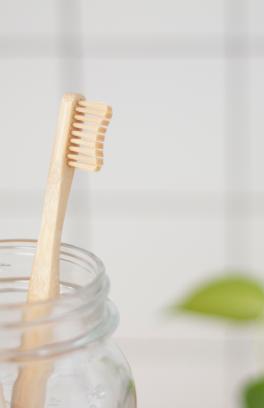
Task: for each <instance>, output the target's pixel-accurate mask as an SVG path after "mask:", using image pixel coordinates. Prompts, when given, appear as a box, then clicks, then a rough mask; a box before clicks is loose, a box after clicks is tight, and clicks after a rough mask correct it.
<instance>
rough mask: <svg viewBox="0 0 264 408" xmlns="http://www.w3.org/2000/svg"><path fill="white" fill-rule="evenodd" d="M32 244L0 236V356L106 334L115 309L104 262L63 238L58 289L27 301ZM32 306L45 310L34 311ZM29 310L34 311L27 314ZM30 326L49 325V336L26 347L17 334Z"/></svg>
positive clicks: (46, 352)
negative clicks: (54, 295)
mask: <svg viewBox="0 0 264 408" xmlns="http://www.w3.org/2000/svg"><path fill="white" fill-rule="evenodd" d="M36 244H37V241H36V240H30V239H8V240H0V359H1V360H3V359H8V360H13V359H15V360H16V361H17V360H18V359H26V360H27V359H32V358H33V359H36V358H47V357H50V356H51V355H53V354H60V353H65V352H67V351H69V350H73V349H76V348H80V347H83V346H85V345H86V344H88V343H90V342H94V341H95V340H98V339H100V338H104V337H106V336H108V335H110V334H111V333H112V332H113V331H114V329H115V328H116V326H117V324H118V314H117V311H116V309H115V307H114V305H113V304H112V303H111V302H110V301H109V299H108V293H109V286H110V285H109V278H108V276H107V275H106V273H105V267H104V264H103V262H102V261H101V260H100V259H99V258H98V257H97V256H96V255H94V254H93V253H91V252H90V251H87V250H85V249H82V248H78V247H76V246H74V245H70V244H65V243H62V244H61V251H60V276H61V281H60V295H59V296H58V297H57V298H55V299H52V300H48V301H37V302H32V303H27V301H26V295H27V288H28V282H29V277H30V273H31V266H32V262H33V257H34V253H35V250H36ZM24 269H26V270H24ZM10 275H11V276H10ZM1 294H2V296H1ZM36 310H38V312H39V311H40V310H43V311H45V313H34V311H36ZM47 311H48V312H47ZM28 314H30V315H31V316H37V317H34V318H30V320H29V319H25V318H24V317H25V316H27V315H28ZM30 330H31V331H32V330H35V331H36V330H38V331H43V332H47V331H49V332H52V336H49V339H48V341H47V340H46V341H45V342H44V343H43V344H40V345H38V346H37V347H34V348H32V349H24V348H22V347H21V338H23V336H24V335H25V333H27V335H28V333H30ZM11 337H12V341H11V346H10V344H9V339H11ZM46 337H47V336H46ZM4 339H6V342H5V341H4Z"/></svg>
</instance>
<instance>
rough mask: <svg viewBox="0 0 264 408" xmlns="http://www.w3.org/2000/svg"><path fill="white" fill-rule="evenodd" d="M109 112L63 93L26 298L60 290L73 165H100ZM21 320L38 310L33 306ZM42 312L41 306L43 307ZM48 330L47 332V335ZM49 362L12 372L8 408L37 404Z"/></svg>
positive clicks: (29, 340) (32, 336)
mask: <svg viewBox="0 0 264 408" xmlns="http://www.w3.org/2000/svg"><path fill="white" fill-rule="evenodd" d="M111 117H112V110H111V108H110V107H109V106H107V105H105V104H103V103H98V102H88V101H86V100H85V99H84V97H83V96H81V95H79V94H66V95H64V97H63V99H62V102H61V107H60V113H59V120H58V127H57V133H56V139H55V144H54V147H53V153H52V159H51V164H50V170H49V175H48V182H47V188H46V194H45V200H44V209H43V214H42V223H41V229H40V235H39V240H38V244H37V249H36V254H35V258H34V262H33V268H32V273H31V277H30V283H29V291H28V302H29V303H32V302H37V301H43V300H49V299H54V298H56V297H57V296H58V295H59V292H60V283H59V282H60V278H59V253H60V244H61V235H62V228H63V222H64V217H65V212H66V207H67V202H68V197H69V193H70V188H71V184H72V179H73V175H74V171H75V169H76V168H79V169H83V170H87V171H98V170H100V169H101V167H102V165H103V142H104V138H105V132H106V130H107V126H108V124H109V122H110V119H111ZM34 309H35V311H34V313H32V312H31V313H30V314H27V315H26V317H25V319H26V320H28V321H29V320H34V319H37V318H39V317H40V316H41V315H43V308H42V310H39V309H38V308H36V307H34ZM46 313H47V311H46ZM49 335H50V334H48V336H49ZM45 338H46V335H44V334H43V333H39V332H37V331H34V332H32V331H31V332H30V333H29V334H28V335H24V336H23V339H22V345H21V348H22V349H23V350H26V349H29V348H34V347H39V346H41V345H43V344H44V342H45ZM51 371H52V365H51V363H49V362H47V363H46V365H45V364H43V363H41V364H40V363H30V364H28V365H27V366H24V367H23V368H22V369H21V370H20V372H19V375H18V378H17V380H16V383H15V385H14V389H13V396H12V408H19V407H21V408H42V407H44V404H45V389H46V382H47V379H48V376H49V374H50V372H51Z"/></svg>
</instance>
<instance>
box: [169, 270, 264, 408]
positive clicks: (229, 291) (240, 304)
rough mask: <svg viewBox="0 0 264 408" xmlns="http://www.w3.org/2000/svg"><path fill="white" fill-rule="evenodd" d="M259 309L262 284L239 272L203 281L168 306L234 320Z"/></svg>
mask: <svg viewBox="0 0 264 408" xmlns="http://www.w3.org/2000/svg"><path fill="white" fill-rule="evenodd" d="M263 309H264V288H263V285H262V283H260V282H258V281H256V280H254V279H252V278H248V277H246V276H240V275H233V276H232V275H230V276H226V277H222V278H218V279H214V280H212V281H209V282H206V283H205V284H203V285H202V286H201V287H198V288H197V289H196V290H194V291H192V293H190V294H189V295H188V296H187V297H186V298H185V299H184V300H183V302H181V303H180V304H178V303H175V304H173V305H172V307H170V310H171V312H173V313H176V312H177V311H179V310H180V311H183V312H189V313H196V314H201V315H206V316H215V317H222V318H226V319H229V320H235V321H250V320H256V319H258V318H259V317H260V316H262V315H263ZM263 407H264V405H263Z"/></svg>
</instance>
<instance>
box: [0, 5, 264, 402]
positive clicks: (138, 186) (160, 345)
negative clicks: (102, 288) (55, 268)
mask: <svg viewBox="0 0 264 408" xmlns="http://www.w3.org/2000/svg"><path fill="white" fill-rule="evenodd" d="M263 17H264V6H263V2H261V1H260V0H225V1H224V0H185V1H184V0H163V1H161V0H159V1H158V0H152V1H150V0H144V1H142V0H133V1H130V2H128V1H126V0H112V1H109V0H97V1H94V2H88V1H85V0H82V1H80V0H79V1H77V0H75V1H73V0H60V1H58V0H45V1H42V2H40V1H36V0H24V1H23V2H22V1H19V0H9V1H8V2H3V1H1V2H0V90H1V98H0V104H1V118H2V119H1V120H0V134H1V153H2V154H1V162H0V163H1V164H0V166H1V167H0V210H1V211H0V226H1V230H0V234H1V238H14V237H18V238H19V237H28V238H32V237H37V234H38V228H39V219H40V213H41V203H42V196H43V188H44V186H45V181H46V174H47V167H48V160H49V155H50V149H51V145H52V138H53V134H54V129H55V124H56V115H57V111H58V104H59V100H60V97H61V95H62V94H63V93H64V92H81V93H83V94H85V96H87V97H88V98H90V99H98V100H103V101H106V102H108V103H110V104H112V106H113V110H114V117H113V121H112V124H111V128H110V130H109V133H108V137H107V142H106V152H105V156H106V159H105V167H104V168H103V171H102V172H100V173H98V174H92V175H87V174H85V173H78V174H77V175H76V179H75V184H74V188H73V192H72V196H71V202H70V206H69V212H68V215H67V221H66V225H65V231H64V241H66V242H69V243H73V244H75V245H80V246H83V247H85V248H88V249H90V250H92V251H94V252H95V253H96V254H97V255H98V256H99V257H101V258H102V259H103V261H104V263H105V264H106V267H107V271H108V274H109V275H110V277H111V281H112V292H111V297H112V298H113V299H114V301H115V303H116V304H117V305H118V307H119V309H120V313H121V323H120V327H119V329H118V331H117V333H116V337H117V339H118V341H119V343H120V345H121V346H122V348H123V349H124V351H125V352H126V354H127V356H128V358H129V360H130V362H131V365H132V367H133V371H134V373H135V377H136V383H137V387H138V394H139V406H140V407H143V408H158V407H159V408H160V407H164V408H167V407H168V408H169V407H173V408H174V407H180V408H191V407H197V408H200V407H201V408H205V407H208V408H209V407H210V408H211V407H213V408H222V407H225V408H234V407H236V406H237V405H236V402H235V401H236V399H237V398H236V395H237V393H238V390H239V386H241V384H242V383H243V381H244V380H245V379H246V378H247V374H248V373H249V372H251V373H252V374H253V373H254V371H255V369H256V368H258V369H261V368H262V367H261V365H262V364H261V361H264V358H263V359H262V360H261V359H260V358H259V357H257V356H258V354H257V352H256V349H257V348H258V345H257V346H256V345H255V346H253V342H252V338H253V337H255V331H254V329H245V330H243V329H239V330H238V329H235V328H230V327H226V326H224V325H219V324H216V323H214V324H210V323H208V322H204V321H200V320H196V319H193V318H192V319H190V318H188V319H187V318H185V317H180V316H179V317H177V318H175V320H174V321H168V320H167V319H165V318H164V316H163V314H162V310H163V308H164V307H165V306H166V305H168V303H169V302H170V301H171V300H174V299H180V297H181V296H182V295H183V294H184V293H185V292H186V291H187V290H189V289H190V288H191V287H192V286H194V285H195V284H196V283H198V282H200V280H201V279H202V278H207V277H208V276H209V275H210V276H213V274H217V273H219V272H221V271H222V270H223V269H225V268H229V269H236V270H237V269H243V270H249V271H250V273H255V274H256V275H259V276H260V277H261V276H262V275H263V271H264V265H263V245H264V194H263V193H264V161H263V152H264V142H263V140H264V138H263V131H264V120H263V95H264V81H263V70H264V63H263V57H264V37H263V35H264V32H263V31H264V28H263ZM260 337H261V336H260ZM257 360H258V362H259V364H258V367H257V365H256V361H257ZM263 367H264V363H263Z"/></svg>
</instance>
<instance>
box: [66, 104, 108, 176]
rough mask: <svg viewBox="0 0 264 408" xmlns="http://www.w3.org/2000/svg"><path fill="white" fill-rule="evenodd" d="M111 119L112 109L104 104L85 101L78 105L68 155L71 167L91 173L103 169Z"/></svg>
mask: <svg viewBox="0 0 264 408" xmlns="http://www.w3.org/2000/svg"><path fill="white" fill-rule="evenodd" d="M111 117H112V109H111V107H110V106H107V105H105V104H104V103H100V102H88V101H85V100H80V101H79V102H78V103H77V106H76V108H75V114H74V121H73V125H72V130H71V138H70V146H69V152H68V155H67V159H68V165H69V166H71V167H76V168H79V169H83V170H90V171H98V170H100V169H101V167H102V165H103V156H104V154H103V148H104V139H105V133H106V130H107V127H108V125H109V123H110V119H111Z"/></svg>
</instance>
